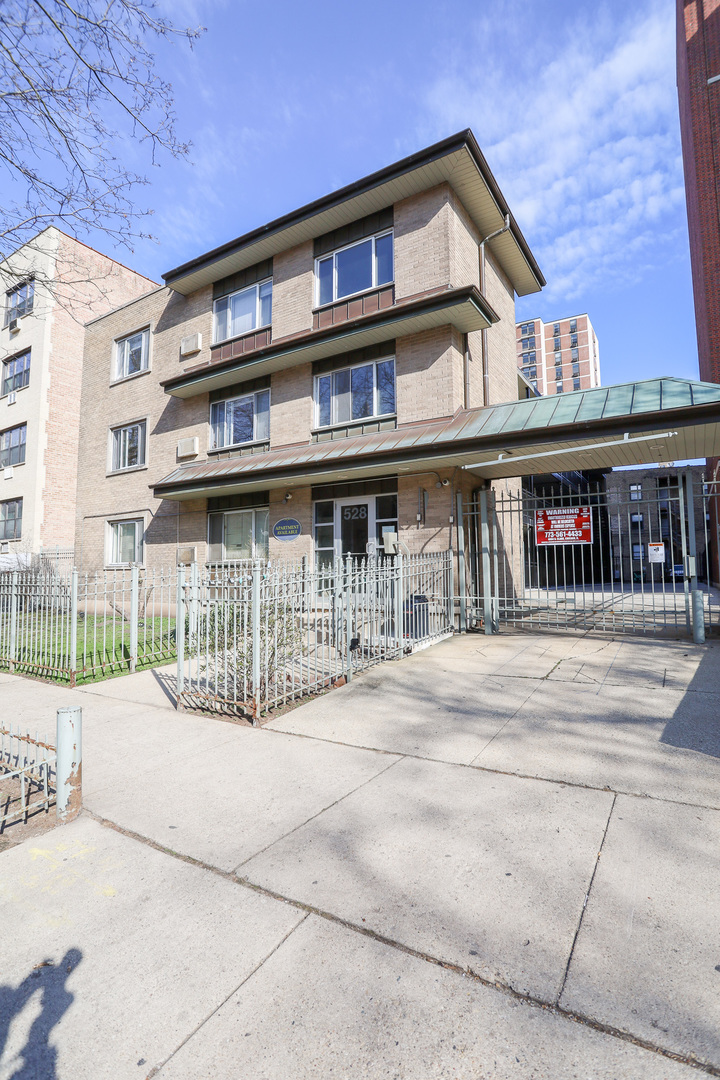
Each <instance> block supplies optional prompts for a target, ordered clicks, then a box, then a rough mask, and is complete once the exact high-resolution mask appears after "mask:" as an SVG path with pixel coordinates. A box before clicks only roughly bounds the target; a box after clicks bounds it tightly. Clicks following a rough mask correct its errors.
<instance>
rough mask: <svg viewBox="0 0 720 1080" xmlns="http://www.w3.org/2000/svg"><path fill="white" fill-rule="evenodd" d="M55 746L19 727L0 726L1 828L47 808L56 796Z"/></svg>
mask: <svg viewBox="0 0 720 1080" xmlns="http://www.w3.org/2000/svg"><path fill="white" fill-rule="evenodd" d="M56 762H57V754H56V749H55V747H54V746H51V745H50V743H46V742H42V741H41V740H40V738H39V736H38V735H36V736H35V738H34V739H33V738H32V737H31V736H30V735H29V734H28V733H21V732H20V730H19V729H17V728H16V729H13V726H12V724H10V725H9V727H7V728H5V727H0V827H2V826H3V825H5V824H9V823H10V822H11V821H16V820H17V819H18V818H22V819H24V820H25V821H27V817H28V814H29V813H30V812H31V811H35V810H48V809H49V808H50V805H51V804H52V802H53V801H54V799H55V767H56Z"/></svg>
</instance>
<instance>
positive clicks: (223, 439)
mask: <svg viewBox="0 0 720 1080" xmlns="http://www.w3.org/2000/svg"><path fill="white" fill-rule="evenodd" d="M210 427H211V431H212V439H211V442H212V448H213V449H214V450H218V449H219V448H220V447H222V446H239V445H241V444H242V443H251V442H263V441H265V440H267V439H269V438H270V391H269V390H260V391H259V392H258V393H257V394H248V395H247V396H246V397H238V398H230V399H229V400H228V401H215V402H213V404H212V405H211V406H210Z"/></svg>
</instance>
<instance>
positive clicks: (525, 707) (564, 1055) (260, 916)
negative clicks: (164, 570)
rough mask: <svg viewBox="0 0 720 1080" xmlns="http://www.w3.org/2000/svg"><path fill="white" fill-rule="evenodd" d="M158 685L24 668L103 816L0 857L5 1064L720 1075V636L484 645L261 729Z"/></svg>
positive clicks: (78, 1074) (182, 1071)
mask: <svg viewBox="0 0 720 1080" xmlns="http://www.w3.org/2000/svg"><path fill="white" fill-rule="evenodd" d="M150 674H151V673H148V672H145V673H142V675H137V676H127V677H124V678H119V679H115V680H112V681H111V682H108V683H105V684H103V686H102V688H98V687H91V688H88V689H87V690H80V691H78V690H65V689H58V688H57V687H51V686H47V685H45V684H40V683H36V682H32V681H31V680H27V679H20V678H14V677H12V676H6V675H3V676H0V694H2V699H3V703H4V708H5V709H6V710H9V711H10V712H11V713H12V719H13V722H20V723H27V725H28V726H30V727H31V728H32V729H33V730H35V728H36V727H37V728H39V729H40V730H41V731H42V730H43V725H48V726H49V725H51V724H52V723H53V722H54V709H55V708H57V706H58V705H62V704H65V703H67V702H66V699H67V701H69V700H72V701H73V702H80V703H82V704H83V707H84V725H85V752H84V771H85V807H86V811H85V813H84V814H83V816H82V817H81V818H80V819H79V820H78V821H76V822H75V823H73V824H72V825H68V826H65V827H63V828H62V829H57V830H55V831H54V832H52V833H49V834H47V835H46V836H45V837H43V838H42V840H41V841H39V842H37V843H32V842H28V843H25V844H21V845H19V846H17V847H14V848H13V849H11V850H8V851H5V852H3V853H0V870H2V871H3V872H2V873H0V913H1V914H2V918H3V925H4V927H6V930H7V934H6V941H7V949H6V950H5V952H6V960H5V963H4V969H3V975H2V981H3V983H4V984H5V985H3V986H2V987H0V1001H1V1002H3V1003H5V1004H6V1008H5V1010H4V1011H3V1010H2V1009H0V1015H5V1016H7V1017H9V1020H8V1022H7V1028H6V1030H5V1031H4V1034H3V1031H2V1029H0V1048H2V1047H3V1038H4V1049H0V1055H1V1056H0V1075H3V1073H2V1069H3V1068H5V1067H6V1066H8V1062H12V1061H17V1062H20V1061H21V1060H22V1061H23V1063H26V1062H28V1061H29V1062H31V1063H33V1062H40V1063H42V1062H43V1061H45V1062H47V1061H50V1060H51V1058H52V1062H53V1068H54V1069H55V1071H54V1072H42V1071H38V1072H37V1075H38V1076H45V1075H47V1076H52V1077H58V1078H60V1077H63V1078H64V1077H72V1078H73V1080H74V1078H80V1080H82V1078H83V1077H88V1078H89V1077H93V1080H97V1078H98V1077H105V1076H108V1077H111V1076H112V1077H113V1078H122V1077H125V1076H135V1077H138V1076H141V1077H146V1076H150V1075H152V1076H160V1077H162V1078H163V1080H165V1078H170V1080H180V1078H187V1080H190V1078H191V1077H192V1078H193V1080H195V1078H197V1077H205V1076H207V1077H225V1076H227V1077H231V1076H243V1077H263V1078H264V1077H271V1078H275V1077H277V1078H280V1077H283V1078H284V1077H286V1076H289V1075H292V1076H295V1077H308V1078H309V1077H311V1076H312V1077H318V1076H323V1077H324V1076H338V1077H346V1078H349V1080H350V1078H351V1080H354V1078H356V1077H375V1076H385V1075H387V1076H393V1077H402V1078H411V1077H412V1078H417V1077H422V1078H423V1080H424V1078H426V1077H427V1078H434V1077H445V1076H453V1077H460V1078H468V1080H469V1078H471V1077H472V1078H473V1080H477V1078H478V1077H483V1078H486V1077H487V1078H492V1080H504V1078H505V1077H513V1078H515V1077H519V1078H521V1080H538V1078H540V1077H548V1078H550V1077H552V1078H553V1080H565V1078H567V1080H570V1078H575V1077H580V1076H582V1077H585V1076H588V1077H590V1076H591V1077H593V1080H595V1078H603V1080H605V1078H606V1080H611V1078H612V1080H620V1078H622V1080H636V1078H644V1077H647V1078H648V1080H650V1078H652V1080H659V1078H665V1077H667V1078H668V1080H675V1078H680V1077H688V1078H689V1077H690V1076H696V1075H697V1070H698V1068H699V1069H700V1071H701V1072H703V1071H704V1072H705V1073H706V1074H709V1075H720V1035H719V1034H718V1032H720V1015H719V1013H720V1009H719V1008H718V1000H720V995H719V994H718V990H719V989H720V932H719V931H718V927H720V899H718V891H717V880H718V872H719V870H720V866H719V865H718V863H719V862H720V857H719V856H718V851H720V783H719V781H720V715H719V713H720V711H719V710H718V707H717V701H718V692H719V691H720V643H718V642H716V641H714V640H712V639H711V640H709V642H708V644H707V645H705V646H702V647H700V646H693V645H692V644H689V643H688V642H687V641H678V640H668V639H662V640H661V639H647V638H642V639H641V638H634V637H622V638H621V637H613V636H611V635H601V634H596V635H580V634H565V633H555V634H553V633H545V634H529V633H518V634H500V635H496V636H493V637H485V636H484V635H465V636H462V637H455V638H453V639H450V640H448V641H446V642H443V643H441V644H440V645H437V646H435V647H433V648H431V649H427V650H425V651H423V652H421V653H417V654H415V655H414V656H412V657H409V658H407V659H405V660H403V661H401V662H398V663H387V664H384V665H381V666H379V667H377V668H374V669H372V670H371V671H369V672H367V673H366V674H364V675H362V676H360V677H358V678H355V679H353V681H352V682H351V683H350V684H348V685H346V686H344V687H342V688H341V689H339V690H336V691H333V692H332V693H329V694H327V695H325V696H323V697H320V698H317V699H315V700H313V701H309V702H307V703H306V704H304V705H301V706H300V707H299V708H297V709H295V710H293V711H292V712H288V713H286V714H285V715H284V716H281V717H278V718H277V719H275V720H272V721H270V723H268V724H267V725H266V726H265V727H264V728H262V729H259V730H258V729H249V728H246V727H240V726H237V725H234V724H231V723H227V722H224V721H221V720H217V719H214V718H211V717H199V716H191V715H188V714H183V713H176V712H175V711H174V709H173V708H172V703H171V702H170V700H169V699H168V697H167V696H166V695H165V694H164V692H163V690H162V684H161V679H160V678H155V677H152V679H151V678H149V676H150ZM39 989H42V990H43V994H42V995H40V994H35V993H34V991H35V990H39ZM108 1031H111V1036H110V1037H108ZM33 1055H35V1057H33ZM37 1067H38V1069H39V1065H38V1066H37ZM8 1075H13V1073H12V1071H10V1072H9V1073H8Z"/></svg>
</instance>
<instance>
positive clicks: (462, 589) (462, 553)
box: [453, 491, 468, 634]
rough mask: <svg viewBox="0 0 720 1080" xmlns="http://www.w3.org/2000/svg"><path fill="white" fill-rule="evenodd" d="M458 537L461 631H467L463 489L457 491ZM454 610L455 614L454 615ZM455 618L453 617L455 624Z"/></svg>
mask: <svg viewBox="0 0 720 1080" xmlns="http://www.w3.org/2000/svg"><path fill="white" fill-rule="evenodd" d="M457 537H458V591H459V593H460V633H461V634H464V633H466V632H467V628H468V627H467V582H466V580H465V522H464V521H463V497H462V491H458V493H457ZM454 614H455V613H454V612H453V616H454ZM454 623H455V619H454V617H453V625H454Z"/></svg>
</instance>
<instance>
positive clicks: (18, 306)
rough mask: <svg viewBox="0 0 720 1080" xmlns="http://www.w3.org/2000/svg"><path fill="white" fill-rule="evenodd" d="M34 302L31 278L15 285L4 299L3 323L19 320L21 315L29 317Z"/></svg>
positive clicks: (33, 286) (33, 285)
mask: <svg viewBox="0 0 720 1080" xmlns="http://www.w3.org/2000/svg"><path fill="white" fill-rule="evenodd" d="M34 302H35V282H34V281H33V279H32V278H29V279H28V280H27V281H23V282H22V284H20V285H16V286H15V288H14V289H10V290H9V292H8V293H6V299H5V323H4V325H5V326H7V325H8V323H10V322H14V321H15V319H21V318H22V317H23V315H29V314H30V312H31V311H32V309H33V304H34Z"/></svg>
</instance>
